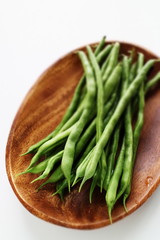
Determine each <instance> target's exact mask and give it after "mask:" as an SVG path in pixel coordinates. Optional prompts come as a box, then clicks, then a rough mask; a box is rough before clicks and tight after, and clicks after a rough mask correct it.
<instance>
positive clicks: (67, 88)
mask: <svg viewBox="0 0 160 240" xmlns="http://www.w3.org/2000/svg"><path fill="white" fill-rule="evenodd" d="M133 47H134V48H135V49H136V50H137V51H140V52H142V53H144V54H145V58H146V60H147V59H149V58H157V56H155V55H154V54H152V53H150V52H148V51H147V50H145V49H143V48H141V47H138V46H134V45H132V44H128V43H121V53H127V52H128V50H130V49H132V48H133ZM81 49H82V50H84V49H85V48H84V47H83V48H81ZM158 69H160V63H157V64H156V65H155V67H154V68H153V70H152V75H153V74H155V73H156V72H157V71H158ZM81 74H82V67H81V63H80V61H79V58H78V57H77V55H76V54H75V51H73V52H71V53H69V54H67V55H66V56H64V57H63V58H61V59H60V60H58V61H57V62H56V63H54V64H53V65H52V66H51V67H49V68H48V69H47V70H46V71H45V72H44V73H43V74H42V75H41V76H40V78H39V79H38V80H37V82H36V83H35V84H34V86H33V87H32V88H31V89H30V91H29V93H28V94H27V96H26V97H25V99H24V101H23V103H22V105H21V107H20V109H19V111H18V113H17V115H16V117H15V120H14V122H13V125H12V128H11V131H10V135H9V138H8V144H7V148H6V169H7V174H8V178H9V181H10V184H11V186H12V188H13V190H14V192H15V194H16V195H17V197H18V198H19V200H20V201H21V203H22V204H23V205H24V206H25V207H26V208H27V209H28V210H29V211H30V212H31V213H32V214H34V215H36V216H38V217H39V218H41V219H44V220H46V221H48V222H51V223H54V224H58V225H62V226H65V227H70V228H78V229H94V228H99V227H102V226H106V225H108V224H110V223H109V220H108V214H107V207H106V203H105V200H104V193H102V194H101V193H100V192H99V190H98V189H96V191H95V193H94V196H93V203H92V204H90V203H89V200H88V191H89V186H90V183H89V182H87V183H86V184H85V186H84V187H83V189H82V191H81V192H80V193H78V191H77V188H76V187H75V188H74V189H73V190H72V191H71V193H70V194H67V195H66V196H65V200H64V202H62V201H61V200H60V198H59V197H58V196H54V197H52V196H51V193H53V192H54V186H53V185H52V184H51V185H48V186H47V185H46V187H45V188H44V189H42V190H41V191H39V192H37V191H36V188H37V187H38V186H39V182H35V183H34V184H30V182H31V181H32V180H33V179H34V178H35V175H34V174H25V175H21V176H18V177H17V176H16V175H17V174H18V173H20V172H22V171H24V170H25V169H26V168H27V166H28V165H29V162H30V159H31V155H27V156H23V157H20V154H22V153H24V152H26V150H27V149H28V147H29V146H30V145H32V144H34V143H36V142H37V141H39V140H40V139H42V138H43V137H45V136H46V135H47V134H49V133H50V132H51V131H52V130H53V129H54V128H55V127H56V125H57V124H58V123H59V122H60V120H61V118H62V116H63V114H64V112H65V110H66V108H67V106H68V104H69V102H70V100H71V98H72V95H73V92H74V89H75V87H76V85H77V83H78V81H79V79H80V77H81ZM159 181H160V90H159V89H158V88H156V90H154V91H152V93H150V94H149V95H148V97H147V100H146V107H145V123H144V127H143V131H142V134H141V138H140V144H139V148H138V154H137V159H136V164H135V169H134V175H133V187H132V193H131V195H130V197H129V199H128V201H127V208H128V213H126V212H125V211H124V208H123V206H122V203H121V202H119V203H117V204H116V206H115V208H114V210H113V212H112V217H113V222H115V221H117V220H119V219H121V218H123V217H125V216H127V215H128V214H130V213H132V212H133V211H135V210H136V209H137V208H138V207H139V206H140V205H142V204H143V203H144V202H145V201H146V200H147V198H148V197H149V196H150V195H151V194H152V193H153V191H154V190H155V189H156V188H157V186H158V184H159Z"/></svg>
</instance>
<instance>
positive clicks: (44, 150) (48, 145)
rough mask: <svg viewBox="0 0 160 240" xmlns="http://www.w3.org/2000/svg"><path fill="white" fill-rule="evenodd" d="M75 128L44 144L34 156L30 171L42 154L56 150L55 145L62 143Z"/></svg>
mask: <svg viewBox="0 0 160 240" xmlns="http://www.w3.org/2000/svg"><path fill="white" fill-rule="evenodd" d="M73 128H74V125H73V126H72V127H70V128H69V129H67V130H66V131H64V132H62V133H59V134H58V135H57V136H55V137H54V138H52V139H50V140H48V141H47V142H45V143H43V144H42V145H41V146H40V147H39V149H38V151H37V153H36V154H35V155H34V156H33V158H32V160H31V162H30V164H29V167H28V169H30V168H31V167H33V166H34V164H35V163H36V162H37V161H38V160H39V158H40V157H41V156H42V154H44V153H47V152H48V151H50V150H51V149H53V148H54V144H56V143H57V142H58V141H61V140H62V139H63V138H66V137H68V135H69V134H70V132H71V130H72V129H73Z"/></svg>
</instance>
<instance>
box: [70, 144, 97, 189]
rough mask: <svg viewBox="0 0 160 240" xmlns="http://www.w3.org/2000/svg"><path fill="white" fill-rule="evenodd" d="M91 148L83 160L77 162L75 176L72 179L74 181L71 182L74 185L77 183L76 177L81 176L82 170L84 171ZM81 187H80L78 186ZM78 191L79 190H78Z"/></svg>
mask: <svg viewBox="0 0 160 240" xmlns="http://www.w3.org/2000/svg"><path fill="white" fill-rule="evenodd" d="M93 149H94V148H92V149H91V151H90V152H89V154H88V155H87V156H86V157H85V159H84V160H83V161H81V163H80V164H79V166H78V167H77V170H76V176H75V179H74V182H73V185H75V184H76V183H77V179H79V178H81V177H83V175H84V172H85V169H86V166H87V164H88V162H89V161H90V156H91V153H92V152H93ZM80 189H81V188H80ZM79 191H80V190H79Z"/></svg>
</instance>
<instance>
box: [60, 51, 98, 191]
mask: <svg viewBox="0 0 160 240" xmlns="http://www.w3.org/2000/svg"><path fill="white" fill-rule="evenodd" d="M78 55H79V57H80V60H81V62H82V65H83V68H84V71H85V75H86V80H87V96H86V104H85V105H84V110H83V112H82V115H81V117H80V119H79V120H78V122H77V124H76V126H75V127H74V128H73V130H72V132H71V133H70V135H69V137H68V139H67V142H66V145H65V148H64V154H63V158H62V163H61V165H62V171H63V173H64V175H65V177H66V178H67V179H68V187H69V189H70V175H71V169H72V165H73V161H74V155H75V146H76V143H77V141H78V139H79V137H80V135H81V133H82V131H83V129H84V127H85V126H86V124H87V123H88V119H89V117H90V114H91V112H92V106H93V102H94V101H95V95H96V84H95V80H94V73H93V70H92V67H91V65H90V63H89V61H88V59H87V56H86V55H85V53H84V52H82V51H79V52H78Z"/></svg>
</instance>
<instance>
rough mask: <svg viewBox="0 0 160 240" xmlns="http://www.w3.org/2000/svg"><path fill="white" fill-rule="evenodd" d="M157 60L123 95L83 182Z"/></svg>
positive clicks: (150, 62) (144, 70) (94, 167)
mask: <svg viewBox="0 0 160 240" xmlns="http://www.w3.org/2000/svg"><path fill="white" fill-rule="evenodd" d="M155 61H156V60H153V59H151V60H149V61H148V62H147V63H146V64H145V65H144V66H143V68H142V69H141V71H140V72H139V74H138V75H137V77H136V78H135V80H134V81H133V82H132V83H131V84H130V86H129V87H128V89H127V90H126V92H125V94H124V95H123V97H122V98H121V99H120V101H119V103H118V105H117V108H116V110H115V112H114V113H113V115H112V117H111V119H110V121H109V122H108V124H107V126H106V127H105V129H104V131H103V133H102V136H101V138H100V139H99V141H98V143H97V144H96V147H95V149H94V152H93V155H92V157H91V158H92V161H90V164H88V165H87V168H86V171H85V175H84V178H83V183H84V182H85V181H86V180H88V179H89V178H91V177H92V176H93V175H94V173H95V169H96V167H97V164H98V162H99V159H100V157H101V154H102V151H103V149H104V147H105V145H106V144H107V142H108V140H109V138H110V136H111V134H112V132H113V130H114V128H115V125H116V124H117V122H118V120H119V119H120V117H121V115H122V114H123V112H124V110H125V109H126V106H127V104H128V103H129V102H130V100H131V99H132V97H133V96H134V95H135V94H136V91H137V89H138V88H139V86H140V85H141V83H142V82H143V81H144V78H145V77H146V74H147V72H148V71H149V70H150V68H151V67H152V66H153V65H154V63H155Z"/></svg>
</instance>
